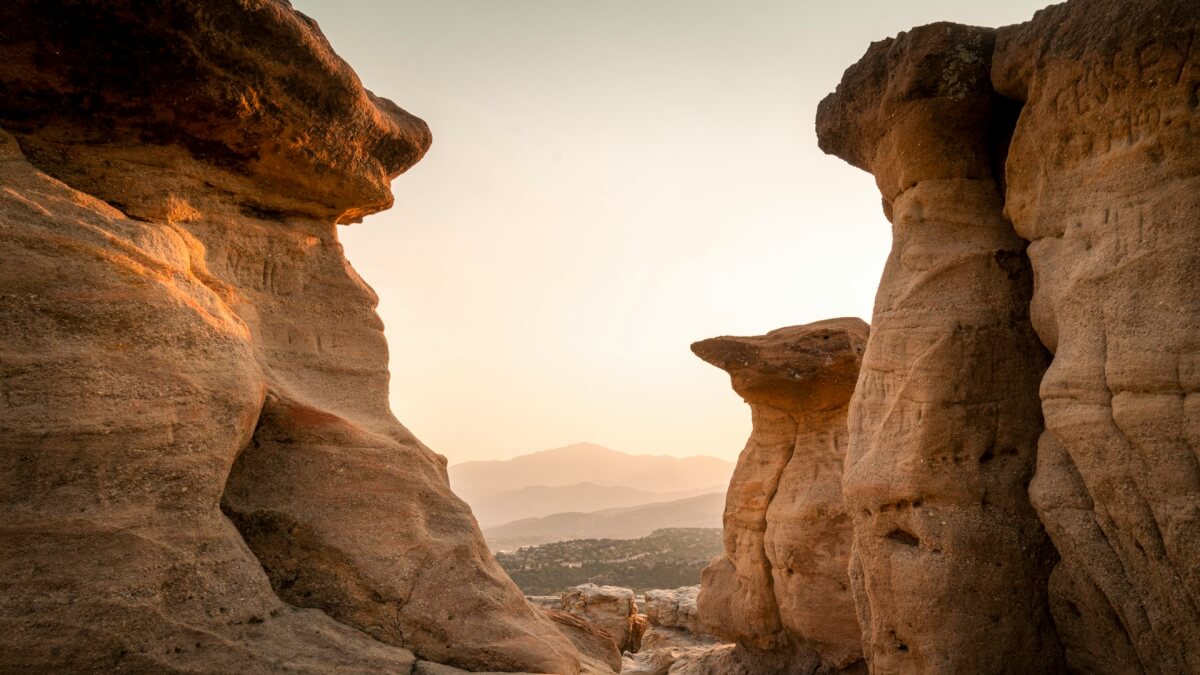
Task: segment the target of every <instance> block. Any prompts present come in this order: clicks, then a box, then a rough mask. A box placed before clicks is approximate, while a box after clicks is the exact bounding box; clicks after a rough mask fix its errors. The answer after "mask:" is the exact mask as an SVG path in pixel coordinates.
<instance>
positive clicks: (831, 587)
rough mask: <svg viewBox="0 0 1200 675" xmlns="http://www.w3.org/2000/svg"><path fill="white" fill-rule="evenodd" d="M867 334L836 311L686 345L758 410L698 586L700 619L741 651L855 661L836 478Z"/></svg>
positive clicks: (831, 662)
mask: <svg viewBox="0 0 1200 675" xmlns="http://www.w3.org/2000/svg"><path fill="white" fill-rule="evenodd" d="M867 333H868V328H867V325H866V324H865V323H863V322H862V321H861V320H859V319H832V320H828V321H820V322H817V323H813V324H808V325H806V326H795V327H791V328H781V329H779V330H775V331H771V332H770V333H768V334H767V335H764V336H760V337H722V338H713V339H711V340H704V341H702V342H697V343H696V344H694V345H692V351H694V352H695V353H696V354H697V355H698V356H699V357H700V358H702V359H704V360H705V361H708V362H709V363H711V364H713V365H715V366H717V367H719V368H722V369H724V370H726V371H728V372H729V373H730V376H731V380H732V383H733V388H734V390H735V391H737V392H738V393H739V394H741V396H742V397H743V398H744V399H745V400H746V401H747V403H749V404H750V409H751V413H752V415H753V418H754V429H753V432H752V433H751V436H750V439H749V441H747V443H746V448H745V449H744V450H743V451H742V454H741V457H740V458H739V459H738V465H737V468H736V469H735V470H734V475H733V478H732V480H731V481H730V485H729V492H728V495H727V497H726V507H725V531H724V537H725V555H724V556H722V557H720V558H718V559H716V560H715V561H714V562H713V563H712V564H711V565H709V567H708V568H707V569H705V571H704V576H703V582H702V584H701V590H700V594H699V610H700V618H701V619H702V621H703V623H705V624H707V625H708V626H710V627H711V628H712V630H713V631H715V632H716V634H717V635H719V636H720V637H723V638H725V639H727V640H731V641H736V642H737V643H738V644H739V646H740V647H741V648H743V650H744V651H745V652H746V654H750V653H768V652H775V653H778V654H790V655H793V656H792V657H791V658H783V659H781V662H785V663H795V664H799V663H801V662H805V663H809V662H812V663H816V664H820V665H821V666H822V667H824V668H827V669H835V670H836V669H842V668H853V667H855V665H854V664H856V663H860V662H861V660H862V651H861V650H862V647H861V635H860V631H859V627H858V623H857V621H856V618H855V611H854V605H853V600H852V598H851V593H850V588H849V579H848V577H847V573H846V569H847V561H848V559H849V554H850V538H851V537H850V523H851V521H850V517H849V516H848V515H847V514H846V512H845V510H844V508H843V506H842V493H841V479H842V461H843V456H844V453H845V450H846V444H847V427H846V414H847V405H848V403H849V401H850V396H851V393H852V392H853V391H854V385H855V382H856V380H857V378H858V370H859V365H860V362H861V359H862V354H863V350H864V347H865V345H866V343H867ZM762 667H763V668H764V670H763V671H762V672H772V671H770V670H766V668H768V666H767V665H766V664H765V663H764V664H763V666H762Z"/></svg>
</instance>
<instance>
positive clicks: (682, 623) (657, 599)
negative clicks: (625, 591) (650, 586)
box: [643, 586, 711, 635]
mask: <svg viewBox="0 0 1200 675" xmlns="http://www.w3.org/2000/svg"><path fill="white" fill-rule="evenodd" d="M699 594H700V587H699V586H683V587H681V588H674V589H661V588H660V589H654V590H650V591H646V594H645V596H644V597H645V600H644V602H643V604H644V605H645V606H644V608H643V609H644V610H645V614H646V620H647V621H648V622H649V623H650V625H651V626H661V627H663V628H681V629H683V630H686V631H690V632H692V633H696V634H697V635H703V634H706V633H709V632H711V631H710V629H709V628H708V627H707V626H705V625H704V622H703V621H701V620H700V610H699V608H698V607H697V606H696V596H697V595H699Z"/></svg>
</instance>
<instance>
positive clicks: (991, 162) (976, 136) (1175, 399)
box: [817, 0, 1200, 673]
mask: <svg viewBox="0 0 1200 675" xmlns="http://www.w3.org/2000/svg"><path fill="white" fill-rule="evenodd" d="M1198 34H1200V5H1196V3H1186V2H1177V1H1174V0H1151V1H1147V2H1140V3H1128V2H1118V1H1116V0H1072V2H1068V3H1065V4H1062V5H1056V6H1054V7H1051V8H1049V9H1047V10H1043V11H1042V12H1039V13H1038V15H1037V16H1036V17H1035V18H1034V19H1033V20H1032V21H1030V22H1028V23H1025V24H1021V25H1018V26H1010V27H1007V28H1003V29H1000V30H999V31H998V32H993V31H989V30H985V29H977V28H968V27H964V26H956V25H951V24H938V25H933V26H925V27H922V28H918V29H914V30H913V31H911V32H909V33H904V34H901V35H900V36H898V37H897V38H896V39H894V40H887V41H884V42H882V43H877V44H875V45H872V47H871V49H870V50H868V52H867V54H866V56H864V58H863V60H862V61H860V62H859V63H858V64H856V65H855V66H852V67H851V68H850V69H849V70H848V71H847V72H846V75H845V77H844V78H843V81H842V84H841V85H840V86H839V88H838V91H837V92H836V93H835V94H833V95H831V96H830V97H829V98H827V99H826V101H824V102H823V103H822V105H821V108H820V110H819V112H818V120H817V128H818V135H819V137H820V141H821V146H822V148H824V149H825V150H827V151H829V152H832V153H835V154H837V155H839V156H841V157H842V158H844V159H846V160H847V161H849V162H850V163H852V164H854V165H856V166H858V167H860V168H863V169H865V170H868V171H870V172H872V173H873V174H874V175H875V178H876V182H877V184H878V185H879V188H880V191H881V193H882V194H883V197H884V209H885V212H886V213H887V215H888V217H889V219H890V220H891V221H892V222H893V225H894V236H895V242H894V245H893V250H892V254H891V256H890V257H889V260H888V264H887V267H886V269H885V272H884V277H883V280H882V283H881V287H880V291H879V295H878V297H877V304H876V311H875V325H874V326H873V332H872V338H871V343H870V345H869V346H868V349H867V356H866V358H865V360H864V365H863V376H862V378H861V381H860V385H859V389H858V391H857V392H856V394H855V401H854V403H853V405H852V410H851V448H850V453H849V457H848V460H847V473H846V477H845V483H844V488H845V492H846V499H847V504H848V506H849V507H850V508H851V509H852V512H853V513H854V514H855V517H856V522H855V547H856V550H855V563H854V567H853V568H852V575H853V577H854V578H855V581H856V589H855V591H856V600H857V602H858V605H859V609H860V619H861V620H862V622H863V627H864V631H865V633H866V640H867V649H868V658H869V659H871V666H872V669H873V670H874V671H875V672H900V671H904V672H915V671H920V672H965V671H970V672H1001V671H1003V672H1022V673H1026V672H1058V671H1059V670H1060V669H1061V666H1059V665H1058V662H1057V658H1056V656H1055V655H1056V653H1057V651H1058V650H1059V649H1060V647H1059V646H1058V645H1056V642H1057V643H1059V644H1060V645H1061V649H1062V650H1063V652H1064V656H1065V661H1066V668H1068V669H1070V670H1071V671H1073V672H1088V673H1177V672H1200V611H1198V609H1197V608H1198V607H1200V571H1198V570H1200V462H1198V460H1197V454H1196V447H1197V445H1198V442H1197V439H1198V438H1200V431H1198V429H1200V423H1198V422H1197V418H1198V415H1200V413H1198V412H1197V411H1198V410H1200V407H1198V406H1197V405H1194V402H1195V401H1196V400H1197V390H1198V389H1200V377H1198V376H1197V373H1200V368H1198V367H1197V364H1198V363H1200V282H1198V281H1197V276H1196V270H1197V269H1200V227H1197V219H1198V218H1200V141H1198V140H1197V138H1198V136H1197V133H1196V129H1197V127H1198V125H1200V97H1198V95H1197V92H1198V91H1200V40H1197V36H1198ZM1010 222H1011V224H1010ZM1029 271H1032V274H1033V278H1032V282H1031V280H1030V278H1029ZM1030 327H1032V328H1033V329H1036V335H1037V337H1038V338H1040V342H1041V343H1043V344H1044V345H1045V347H1046V348H1048V349H1049V350H1050V352H1051V353H1052V360H1050V361H1049V364H1048V369H1045V366H1046V362H1045V360H1044V359H1043V357H1042V355H1041V354H1040V353H1039V348H1038V347H1037V345H1035V344H1032V340H1031V338H1030ZM1043 371H1044V376H1043ZM1037 408H1040V412H1041V413H1042V415H1044V424H1043V421H1042V420H1041V419H1040V418H1039V415H1038V412H1039V411H1038V410H1037ZM1043 426H1044V429H1043ZM1035 440H1036V441H1037V444H1036V453H1035V445H1034V442H1035ZM1035 454H1036V474H1034V462H1035ZM1030 479H1032V481H1031V482H1030ZM1030 502H1031V503H1032V506H1033V507H1036V510H1037V515H1038V516H1039V517H1040V519H1041V521H1042V522H1043V523H1044V525H1045V529H1046V532H1047V533H1048V534H1049V536H1050V539H1051V540H1052V541H1053V544H1054V548H1056V549H1057V552H1054V551H1048V550H1046V547H1045V546H1044V543H1043V541H1042V535H1041V534H1040V532H1038V528H1037V527H1036V525H1035V523H1034V522H1033V518H1032V512H1031V511H1030ZM1060 557H1061V560H1060V559H1059V558H1060ZM1050 568H1053V573H1052V574H1050V575H1049V577H1047V571H1048V570H1049V569H1050ZM1047 595H1048V597H1046V596H1047ZM1047 605H1048V606H1049V610H1050V611H1051V612H1052V614H1053V625H1051V623H1050V622H1049V621H1047V620H1046V618H1045V616H1046V612H1047V610H1046V607H1047Z"/></svg>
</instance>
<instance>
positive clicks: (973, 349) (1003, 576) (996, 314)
mask: <svg viewBox="0 0 1200 675" xmlns="http://www.w3.org/2000/svg"><path fill="white" fill-rule="evenodd" d="M994 42H995V34H994V31H991V30H988V29H983V28H973V27H966V26H958V25H954V24H934V25H930V26H924V27H921V28H915V29H913V30H912V31H909V32H907V33H901V34H900V35H899V36H897V37H896V38H895V39H891V40H884V41H882V42H877V43H875V44H873V45H871V48H870V49H869V50H868V51H867V53H866V55H865V56H864V57H863V58H862V60H861V61H859V62H858V63H857V64H855V65H853V66H851V67H850V68H849V69H848V70H847V71H846V74H845V76H844V77H843V78H842V82H841V84H840V85H838V89H837V92H836V93H834V94H831V95H830V96H829V97H827V98H826V99H825V100H824V101H822V102H821V105H820V108H819V111H818V114H817V132H818V136H819V138H820V143H821V147H822V149H824V150H825V151H826V152H830V153H833V154H836V155H838V156H839V157H842V158H843V159H845V160H846V161H848V162H850V163H851V164H854V165H855V166H858V167H860V168H863V169H865V170H867V171H870V172H871V173H873V174H874V175H875V180H876V183H877V185H878V186H879V190H880V192H881V193H882V195H883V200H884V209H885V213H886V214H887V215H888V218H889V220H891V222H892V223H893V244H892V251H891V254H890V255H889V256H888V260H887V264H886V266H885V268H884V272H883V278H882V280H881V281H880V286H879V291H878V294H877V295H876V299H875V310H874V318H873V319H872V327H871V340H870V343H869V344H868V345H867V351H866V354H865V355H864V357H863V365H862V375H861V377H860V379H859V383H858V387H857V389H856V391H855V393H854V400H853V402H852V403H851V406H850V420H849V424H850V447H849V450H848V452H847V456H846V468H845V477H844V479H843V485H842V487H843V490H844V494H845V500H846V507H847V510H848V511H849V512H850V513H851V514H852V515H853V517H854V553H853V559H852V561H851V578H852V580H853V584H854V595H855V601H856V603H857V607H858V615H859V621H860V622H861V624H862V628H863V633H864V638H863V639H864V647H865V650H866V655H867V659H868V661H869V663H870V667H871V671H872V672H873V673H900V672H921V673H965V672H970V673H981V674H982V673H998V672H1007V673H1058V672H1061V671H1062V661H1061V648H1060V646H1059V644H1058V640H1057V638H1056V636H1055V631H1054V625H1053V622H1052V620H1051V618H1050V614H1049V608H1048V604H1047V598H1046V582H1047V578H1048V575H1049V572H1050V568H1051V566H1052V565H1053V563H1054V557H1055V556H1054V552H1053V549H1052V548H1051V547H1050V545H1049V541H1048V539H1047V538H1046V535H1045V533H1044V532H1043V530H1042V527H1041V524H1040V523H1039V522H1038V519H1037V515H1036V514H1035V512H1034V511H1033V508H1032V506H1031V505H1030V503H1029V497H1028V493H1027V490H1026V488H1027V485H1028V483H1029V480H1030V478H1031V477H1032V475H1033V469H1034V463H1035V455H1036V448H1037V438H1038V435H1039V434H1040V432H1041V426H1042V422H1041V414H1040V402H1039V399H1038V382H1039V381H1040V379H1041V375H1042V372H1043V371H1044V369H1045V366H1046V358H1045V353H1044V350H1043V349H1042V347H1041V345H1040V344H1039V343H1038V341H1037V337H1036V335H1034V332H1033V328H1032V326H1031V325H1030V322H1029V316H1028V311H1029V299H1030V295H1031V291H1032V276H1031V274H1030V269H1029V263H1028V260H1027V259H1026V257H1025V254H1024V248H1025V242H1024V241H1022V240H1021V239H1020V238H1019V237H1018V236H1017V235H1016V233H1015V232H1014V231H1013V228H1012V225H1011V224H1010V223H1009V222H1008V221H1007V220H1006V219H1005V218H1004V215H1003V213H1002V209H1003V201H1002V196H1001V187H1000V184H999V181H998V174H997V171H998V168H999V167H1000V166H1002V165H1003V161H1004V148H1005V143H1006V141H1007V137H1008V130H1009V129H1010V128H1011V124H1012V107H1011V106H1009V105H1006V104H1005V103H1004V102H1003V101H1002V100H1000V99H999V97H997V96H996V95H995V94H994V93H993V92H992V89H991V85H990V82H989V68H990V63H991V53H992V48H993V45H994Z"/></svg>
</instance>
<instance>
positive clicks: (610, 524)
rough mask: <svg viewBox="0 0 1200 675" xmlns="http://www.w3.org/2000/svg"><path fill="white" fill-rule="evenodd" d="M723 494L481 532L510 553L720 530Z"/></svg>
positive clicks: (519, 522)
mask: <svg viewBox="0 0 1200 675" xmlns="http://www.w3.org/2000/svg"><path fill="white" fill-rule="evenodd" d="M724 510H725V493H724V492H714V493H711V494H706V495H700V496H699V497H689V498H687V499H678V500H675V501H670V502H665V503H656V504H643V505H641V506H633V507H626V508H619V509H604V510H602V511H596V512H593V513H556V514H554V515H550V516H545V517H542V518H525V519H523V520H517V521H514V522H511V523H507V524H505V525H500V526H497V527H490V528H484V530H483V537H484V539H486V540H487V542H488V545H489V546H490V547H491V548H492V550H494V551H512V550H516V549H518V548H521V547H522V546H538V545H540V544H545V543H549V542H554V541H568V540H571V539H635V538H638V537H645V536H647V535H649V534H650V533H651V532H653V531H655V530H658V529H662V528H679V527H687V528H694V527H702V528H711V527H715V528H720V527H721V515H722V513H723V512H724Z"/></svg>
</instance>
